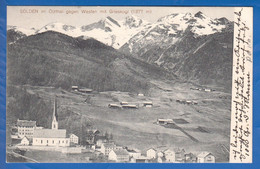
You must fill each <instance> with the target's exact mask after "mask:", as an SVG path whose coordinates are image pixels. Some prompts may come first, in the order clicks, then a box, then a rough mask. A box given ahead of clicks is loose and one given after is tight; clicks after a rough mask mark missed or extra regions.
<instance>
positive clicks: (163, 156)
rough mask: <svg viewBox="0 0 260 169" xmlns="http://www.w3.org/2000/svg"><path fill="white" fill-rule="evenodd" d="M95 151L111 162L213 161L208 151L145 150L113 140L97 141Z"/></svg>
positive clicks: (213, 157) (177, 149) (213, 158)
mask: <svg viewBox="0 0 260 169" xmlns="http://www.w3.org/2000/svg"><path fill="white" fill-rule="evenodd" d="M95 151H98V152H101V153H102V154H103V155H105V156H106V157H107V158H108V161H111V162H120V163H129V162H130V163H215V156H214V155H213V154H212V153H210V152H201V153H199V154H198V155H195V154H193V153H185V150H184V149H179V148H176V149H168V148H167V149H158V150H156V149H154V148H150V149H148V150H147V151H145V152H141V151H140V150H138V149H129V148H127V147H122V146H117V145H116V144H115V143H114V142H107V141H105V142H102V141H97V143H96V147H95Z"/></svg>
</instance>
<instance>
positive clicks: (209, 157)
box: [197, 152, 215, 163]
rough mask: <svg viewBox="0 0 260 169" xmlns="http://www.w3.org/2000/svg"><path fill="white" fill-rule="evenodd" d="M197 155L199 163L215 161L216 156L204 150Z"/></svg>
mask: <svg viewBox="0 0 260 169" xmlns="http://www.w3.org/2000/svg"><path fill="white" fill-rule="evenodd" d="M197 157H198V161H197V162H198V163H215V156H214V155H213V154H211V153H209V152H202V153H200V154H199V155H198V156H197Z"/></svg>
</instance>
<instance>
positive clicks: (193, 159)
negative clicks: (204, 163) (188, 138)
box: [184, 153, 197, 163]
mask: <svg viewBox="0 0 260 169" xmlns="http://www.w3.org/2000/svg"><path fill="white" fill-rule="evenodd" d="M184 162H185V163H196V162H197V157H196V156H195V155H194V154H192V153H189V154H185V155H184Z"/></svg>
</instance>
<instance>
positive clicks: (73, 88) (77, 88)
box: [71, 86, 79, 92]
mask: <svg viewBox="0 0 260 169" xmlns="http://www.w3.org/2000/svg"><path fill="white" fill-rule="evenodd" d="M71 89H72V90H74V91H76V92H77V91H79V86H71Z"/></svg>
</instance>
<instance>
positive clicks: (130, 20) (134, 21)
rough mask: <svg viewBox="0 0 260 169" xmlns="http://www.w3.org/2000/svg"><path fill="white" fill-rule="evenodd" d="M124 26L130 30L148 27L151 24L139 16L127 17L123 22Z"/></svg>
mask: <svg viewBox="0 0 260 169" xmlns="http://www.w3.org/2000/svg"><path fill="white" fill-rule="evenodd" d="M121 23H122V25H124V26H125V27H128V28H130V29H131V28H138V27H140V26H144V25H147V24H148V23H149V22H148V21H146V20H143V19H141V18H139V17H137V16H134V15H132V16H127V17H126V18H125V19H124V20H122V21H121Z"/></svg>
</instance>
